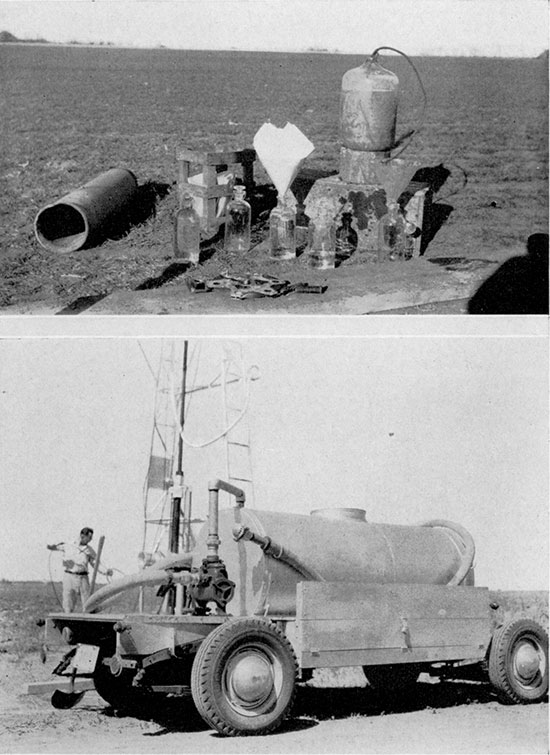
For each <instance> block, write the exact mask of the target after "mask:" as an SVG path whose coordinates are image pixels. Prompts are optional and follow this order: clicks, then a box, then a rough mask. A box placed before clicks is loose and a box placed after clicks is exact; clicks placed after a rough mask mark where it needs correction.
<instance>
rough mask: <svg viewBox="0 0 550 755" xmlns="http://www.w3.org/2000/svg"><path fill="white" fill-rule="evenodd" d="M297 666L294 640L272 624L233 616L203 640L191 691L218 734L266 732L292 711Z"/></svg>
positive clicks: (237, 734) (195, 665) (197, 657)
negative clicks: (292, 641) (289, 640)
mask: <svg viewBox="0 0 550 755" xmlns="http://www.w3.org/2000/svg"><path fill="white" fill-rule="evenodd" d="M296 667H297V664H296V657H295V655H294V651H293V649H292V646H291V645H290V643H289V642H288V640H287V639H286V637H285V636H284V634H283V633H282V632H281V631H280V630H279V629H277V628H276V627H275V626H274V625H273V624H269V623H268V622H266V621H264V620H263V619H252V618H251V619H234V620H230V621H227V622H225V623H224V624H220V625H219V626H218V627H216V629H214V630H213V631H212V632H211V633H210V634H209V635H207V637H206V638H205V640H204V641H203V642H202V644H201V646H200V648H199V650H198V652H197V655H196V656H195V660H194V662H193V668H192V670H191V693H192V695H193V700H194V702H195V705H196V707H197V710H198V711H199V713H200V715H201V716H202V717H203V719H204V720H205V721H206V723H208V724H209V725H210V726H213V727H214V728H215V729H217V731H219V732H220V733H221V734H225V735H227V736H239V735H247V734H267V733H268V732H270V731H273V730H274V729H276V728H277V727H278V726H279V725H280V724H281V722H282V721H283V719H284V718H285V717H286V716H287V715H288V713H289V712H290V708H291V707H292V703H293V700H294V691H295V682H296Z"/></svg>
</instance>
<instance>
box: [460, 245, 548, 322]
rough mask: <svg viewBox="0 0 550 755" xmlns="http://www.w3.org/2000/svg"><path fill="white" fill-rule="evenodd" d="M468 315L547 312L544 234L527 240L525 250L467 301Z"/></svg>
mask: <svg viewBox="0 0 550 755" xmlns="http://www.w3.org/2000/svg"><path fill="white" fill-rule="evenodd" d="M468 312H469V314H471V315H547V314H548V234H547V233H534V234H532V235H531V236H529V238H528V239H527V253H526V254H523V255H519V256H517V257H512V258H511V259H509V260H506V262H504V263H503V264H502V265H501V266H500V267H499V268H498V270H496V271H495V272H494V273H493V274H492V275H491V276H490V277H489V278H487V280H486V281H484V282H483V283H482V284H481V286H480V287H479V288H478V290H477V291H476V293H475V294H474V295H473V296H472V298H471V299H470V301H469V303H468Z"/></svg>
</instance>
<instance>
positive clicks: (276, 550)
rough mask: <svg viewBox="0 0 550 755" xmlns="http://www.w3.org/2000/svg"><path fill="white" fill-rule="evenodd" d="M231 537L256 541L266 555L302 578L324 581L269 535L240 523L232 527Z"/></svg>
mask: <svg viewBox="0 0 550 755" xmlns="http://www.w3.org/2000/svg"><path fill="white" fill-rule="evenodd" d="M233 539H234V540H236V541H239V540H241V539H244V540H251V541H252V542H253V543H256V545H259V546H260V548H261V549H262V550H263V552H264V553H265V555H266V556H269V557H270V558H274V559H276V560H277V561H282V562H283V563H284V564H286V565H287V566H290V568H291V569H294V571H296V572H298V574H300V576H302V577H304V579H307V580H308V581H311V582H326V580H325V578H324V577H323V576H321V574H319V572H318V571H316V570H315V569H311V568H310V567H308V566H305V564H303V563H302V562H301V561H300V560H299V559H298V557H297V556H295V555H294V554H293V553H291V552H290V551H289V550H287V549H285V548H283V546H282V545H278V544H277V543H275V542H273V540H272V539H271V538H270V537H267V536H266V537H263V536H262V535H258V534H257V533H256V532H253V531H252V530H251V529H250V527H246V526H244V525H241V526H240V527H234V529H233Z"/></svg>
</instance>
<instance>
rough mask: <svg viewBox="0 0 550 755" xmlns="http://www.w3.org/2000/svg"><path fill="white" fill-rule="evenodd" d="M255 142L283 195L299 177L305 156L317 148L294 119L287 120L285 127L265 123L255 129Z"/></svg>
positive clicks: (264, 164) (280, 193)
mask: <svg viewBox="0 0 550 755" xmlns="http://www.w3.org/2000/svg"><path fill="white" fill-rule="evenodd" d="M253 144H254V149H255V150H256V154H257V155H258V157H259V158H260V160H261V162H262V165H263V166H264V168H265V169H266V171H267V173H268V175H269V177H270V178H271V180H272V181H273V183H274V184H275V188H276V189H277V192H278V194H279V196H280V197H283V196H284V195H285V193H286V190H287V189H288V188H289V186H290V184H291V183H292V181H293V180H294V179H295V178H296V174H297V173H298V169H299V167H300V163H301V162H302V160H304V159H305V158H306V157H307V156H308V155H309V154H311V152H313V150H314V149H315V147H314V145H313V144H312V143H311V142H310V141H309V139H308V138H307V136H305V135H304V134H302V132H301V131H300V129H299V128H297V127H296V126H295V125H294V124H293V123H287V124H286V126H285V127H284V128H278V127H277V126H274V125H273V124H272V123H264V125H263V126H261V127H260V128H259V129H258V131H257V132H256V136H255V137H254V141H253Z"/></svg>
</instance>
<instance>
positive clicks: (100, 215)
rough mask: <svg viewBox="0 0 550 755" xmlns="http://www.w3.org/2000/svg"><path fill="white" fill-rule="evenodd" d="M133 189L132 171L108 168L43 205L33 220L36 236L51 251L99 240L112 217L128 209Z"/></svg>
mask: <svg viewBox="0 0 550 755" xmlns="http://www.w3.org/2000/svg"><path fill="white" fill-rule="evenodd" d="M136 193H137V180H136V177H135V176H134V174H133V173H132V172H131V171H130V170H126V169H125V168H111V170H108V171H106V172H105V173H101V175H99V176H97V177H96V178H94V179H92V180H91V181H88V183H86V184H84V186H81V187H80V188H78V189H74V191H71V192H70V193H69V194H66V195H65V196H64V197H62V198H61V199H58V200H57V201H56V202H53V204H49V205H47V206H46V207H43V208H42V209H41V210H40V211H39V213H38V214H37V216H36V218H35V220H34V232H35V235H36V238H37V240H38V242H39V243H40V244H41V246H43V247H44V248H45V249H48V250H49V251H50V252H58V253H62V254H67V253H68V252H76V251H77V250H78V249H82V247H83V246H89V245H90V242H91V241H94V240H95V241H98V240H101V238H102V236H104V235H105V233H106V232H108V231H109V226H110V225H111V224H112V222H113V220H114V219H115V218H117V217H118V216H120V215H122V213H123V212H125V211H126V212H127V211H128V208H129V207H130V205H131V203H132V200H133V199H134V198H135V195H136Z"/></svg>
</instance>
